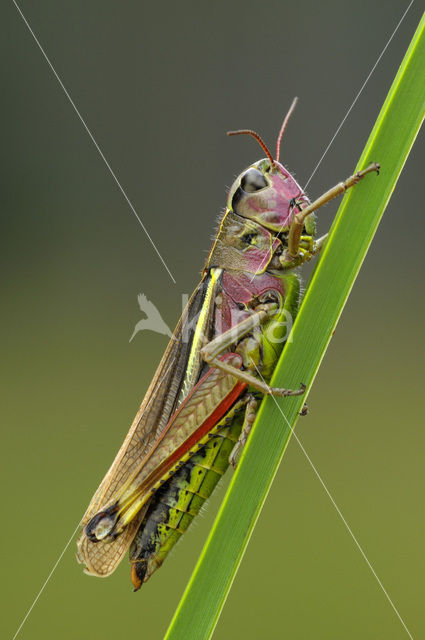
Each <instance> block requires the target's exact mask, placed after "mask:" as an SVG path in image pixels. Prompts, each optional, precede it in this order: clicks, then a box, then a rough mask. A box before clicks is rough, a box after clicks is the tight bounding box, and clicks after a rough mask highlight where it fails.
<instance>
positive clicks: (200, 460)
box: [130, 412, 242, 583]
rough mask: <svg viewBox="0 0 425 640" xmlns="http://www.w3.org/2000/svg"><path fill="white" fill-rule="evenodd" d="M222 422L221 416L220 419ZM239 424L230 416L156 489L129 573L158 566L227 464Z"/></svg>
mask: <svg viewBox="0 0 425 640" xmlns="http://www.w3.org/2000/svg"><path fill="white" fill-rule="evenodd" d="M230 413H232V412H230ZM226 422H228V419H227V420H226V417H225V418H224V419H223V421H222V423H224V424H225V423H226ZM241 428H242V416H241V415H237V416H232V420H231V424H230V425H229V426H223V427H222V428H221V429H219V430H218V433H215V434H210V437H209V439H208V442H206V444H204V445H202V447H201V448H200V449H199V450H198V451H197V452H196V453H195V454H193V455H192V456H191V457H190V459H189V460H188V461H187V462H185V463H184V465H183V466H182V467H181V469H179V471H177V472H176V473H175V474H174V475H173V476H172V477H171V478H170V479H169V480H167V481H166V482H165V483H164V484H163V486H162V487H161V488H160V489H158V490H157V492H156V494H155V496H154V497H153V499H152V502H151V504H150V507H149V509H148V511H147V512H146V515H145V518H144V520H143V523H142V524H141V526H140V529H139V531H138V533H137V535H136V537H135V539H134V541H133V543H132V545H131V548H130V562H131V563H132V573H133V574H136V576H137V578H138V581H140V583H142V582H143V581H146V580H147V579H148V578H149V577H150V576H151V575H152V573H153V572H154V571H155V570H156V569H158V568H159V567H160V566H161V564H162V563H163V561H164V559H165V557H166V556H167V554H168V553H169V551H170V550H171V549H172V547H173V546H174V545H175V544H176V542H177V541H178V540H179V539H180V537H181V535H182V534H183V533H184V532H185V531H186V529H187V528H188V527H189V525H190V524H191V522H192V520H193V518H194V517H195V516H197V515H198V513H199V511H200V509H201V507H202V505H203V504H204V502H205V500H206V499H207V498H209V496H210V495H211V493H212V492H213V490H214V488H215V487H216V485H217V483H218V481H219V480H220V478H221V477H222V475H223V474H224V473H225V471H226V469H227V467H228V466H229V455H230V453H231V451H232V449H233V447H234V445H235V442H236V441H237V440H238V437H239V434H240V432H241ZM136 576H135V577H136ZM133 582H134V580H133Z"/></svg>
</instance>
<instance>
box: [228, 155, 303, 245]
mask: <svg viewBox="0 0 425 640" xmlns="http://www.w3.org/2000/svg"><path fill="white" fill-rule="evenodd" d="M308 203H309V200H308V198H307V196H306V195H305V193H304V191H303V190H302V189H301V187H300V186H299V184H298V183H297V182H296V180H295V179H294V178H293V177H292V176H291V174H290V173H289V171H287V169H285V167H283V166H282V165H281V164H280V162H278V161H277V160H273V162H271V161H270V159H269V158H264V159H263V160H259V161H258V162H255V163H254V164H252V165H251V166H250V167H248V169H246V170H245V171H243V172H242V173H241V174H240V175H239V176H238V178H237V179H236V180H235V182H234V183H233V185H232V187H231V189H230V191H229V197H228V201H227V208H228V210H229V211H232V212H234V213H236V214H237V215H239V216H241V217H242V218H248V219H249V220H253V221H254V222H258V223H259V224H261V225H262V226H263V227H265V228H266V229H268V230H269V231H271V232H274V233H285V232H286V231H288V229H289V226H290V224H291V220H292V217H293V215H295V213H297V212H298V211H299V210H300V209H302V208H304V207H305V206H306V205H307V204H308ZM305 227H306V231H307V233H308V234H309V235H314V231H315V229H314V227H315V225H314V214H311V215H310V216H308V217H307V219H306V221H305Z"/></svg>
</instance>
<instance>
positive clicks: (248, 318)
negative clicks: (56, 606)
mask: <svg viewBox="0 0 425 640" xmlns="http://www.w3.org/2000/svg"><path fill="white" fill-rule="evenodd" d="M295 103H296V100H294V102H293V103H292V106H291V108H290V110H289V112H288V114H287V116H286V117H285V119H284V122H283V125H282V127H281V129H280V132H279V135H278V139H277V146H276V154H275V158H273V156H272V154H271V153H270V151H269V149H268V147H267V146H266V144H265V143H264V141H263V140H262V138H261V137H260V136H259V135H258V134H257V133H255V132H254V131H252V130H239V131H230V132H228V135H236V134H249V135H251V136H253V137H254V138H255V139H256V140H257V141H258V143H259V144H260V145H261V147H262V148H263V150H264V152H265V154H266V158H264V159H262V160H259V161H258V162H255V163H254V164H252V165H251V166H250V167H248V168H247V169H246V170H245V171H243V172H242V173H241V174H240V175H239V176H238V178H237V179H236V180H235V182H234V183H233V185H232V187H231V188H230V191H229V195H228V201H227V208H226V210H225V213H224V215H223V217H222V219H221V222H220V225H219V228H218V232H217V235H216V237H215V240H214V243H213V246H212V248H211V251H210V253H209V255H208V259H207V261H206V264H205V268H204V270H203V272H202V279H201V282H200V283H199V285H198V286H197V288H196V289H195V291H194V293H193V294H192V296H191V298H190V300H189V302H188V304H187V306H186V309H185V310H184V312H183V315H182V317H181V319H180V321H179V323H178V325H177V327H176V329H175V331H174V333H173V335H172V338H171V339H170V342H169V344H168V346H167V349H166V351H165V353H164V356H163V358H162V360H161V362H160V364H159V366H158V369H157V371H156V373H155V376H154V378H153V380H152V383H151V385H150V386H149V389H148V391H147V393H146V396H145V398H144V400H143V402H142V404H141V407H140V409H139V411H138V413H137V415H136V417H135V419H134V422H133V424H132V426H131V428H130V431H129V432H128V434H127V436H126V438H125V440H124V442H123V444H122V446H121V448H120V450H119V451H118V454H117V456H116V458H115V460H114V462H113V463H112V465H111V467H110V469H109V471H108V472H107V474H106V476H105V478H104V479H103V481H102V482H101V484H100V486H99V488H98V490H97V491H96V493H95V495H94V496H93V498H92V500H91V502H90V504H89V507H88V509H87V511H86V513H85V515H84V517H83V520H82V533H81V536H80V538H79V541H78V554H77V557H78V560H79V561H80V562H81V563H83V564H84V565H85V571H86V572H87V573H89V574H92V575H96V576H100V577H105V576H108V575H110V574H111V573H112V572H113V571H114V570H115V568H116V567H117V565H118V564H119V562H120V561H121V559H122V557H123V555H124V554H125V553H126V551H127V550H128V549H129V550H130V564H131V579H132V582H133V586H134V590H138V589H139V588H140V587H141V585H142V584H143V582H145V581H146V580H148V578H149V577H150V576H151V575H152V573H153V572H154V571H155V570H156V569H158V568H159V567H160V566H161V564H162V563H163V561H164V559H165V557H166V556H167V554H168V552H169V551H170V549H171V548H172V547H173V546H174V545H175V543H176V542H177V541H178V540H179V538H180V537H181V535H182V534H183V533H184V532H185V531H186V529H187V528H188V526H189V525H190V523H191V522H192V520H193V518H194V517H195V516H196V515H197V514H198V513H199V511H200V509H201V507H202V505H203V503H204V502H205V500H206V499H207V498H208V497H209V496H210V495H211V493H212V491H213V490H214V487H215V486H216V485H217V482H218V481H219V479H220V478H221V476H222V475H223V474H224V473H225V471H226V469H227V467H228V466H229V464H231V465H232V466H233V467H235V466H236V463H237V460H238V456H239V454H240V450H241V447H242V446H243V445H244V444H245V442H246V440H247V437H248V435H249V432H250V429H251V427H252V424H253V422H254V419H255V414H256V410H257V407H258V404H259V401H260V399H261V398H262V397H263V396H265V395H276V396H281V397H285V396H290V395H298V394H303V393H304V391H305V387H304V385H303V384H301V383H300V387H299V389H295V390H291V389H282V388H272V387H270V386H269V385H268V381H269V380H270V378H271V376H272V373H273V370H274V368H275V366H276V363H277V361H278V358H279V356H280V354H281V352H282V349H283V347H284V345H285V342H286V340H287V339H288V335H287V328H288V323H287V318H288V314H289V316H290V317H291V318H292V319H293V318H295V316H296V314H297V311H298V307H299V304H300V298H301V280H300V275H299V273H298V267H300V266H301V265H302V264H303V263H305V262H306V261H309V260H311V259H312V258H313V257H314V256H315V255H316V254H318V253H319V251H320V250H321V248H322V247H323V245H324V243H325V241H326V235H325V236H323V237H321V238H319V239H315V236H316V229H315V213H314V212H315V211H316V210H317V209H318V208H319V207H321V206H322V205H324V204H325V203H326V202H328V201H329V200H331V199H332V198H334V197H335V196H337V195H339V194H342V193H344V192H345V191H346V189H348V188H350V187H352V186H353V185H355V184H356V183H357V182H359V180H361V179H362V178H363V177H364V176H365V175H367V174H368V173H370V172H373V171H376V172H378V171H379V165H378V164H371V165H369V166H368V167H366V168H365V169H364V170H362V171H359V172H357V173H356V174H354V175H352V176H350V177H349V178H348V179H347V180H345V181H344V182H341V183H339V184H338V185H336V186H335V187H333V188H332V189H330V190H329V191H327V192H326V193H324V194H323V195H322V196H321V197H320V198H318V199H317V200H315V201H313V202H310V201H309V199H308V198H307V195H306V194H305V193H304V191H303V190H302V189H301V187H300V186H299V185H298V184H297V182H296V181H295V179H294V178H293V177H292V175H291V174H290V173H289V172H288V171H287V169H285V167H284V166H283V165H282V164H281V163H280V162H279V155H280V144H281V140H282V136H283V133H284V130H285V127H286V125H287V122H288V119H289V117H290V115H291V113H292V111H293V109H294V107H295Z"/></svg>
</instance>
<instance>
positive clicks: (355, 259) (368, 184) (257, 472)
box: [166, 17, 425, 640]
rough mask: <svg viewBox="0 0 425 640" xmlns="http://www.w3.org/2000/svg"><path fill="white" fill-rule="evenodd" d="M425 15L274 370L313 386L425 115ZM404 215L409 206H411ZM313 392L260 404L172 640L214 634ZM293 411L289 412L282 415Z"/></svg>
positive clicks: (283, 378) (281, 379)
mask: <svg viewBox="0 0 425 640" xmlns="http://www.w3.org/2000/svg"><path fill="white" fill-rule="evenodd" d="M424 31H425V17H423V18H422V20H421V22H420V24H419V27H418V29H417V31H416V33H415V35H414V37H413V39H412V42H411V44H410V47H409V49H408V51H407V53H406V55H405V58H404V60H403V62H402V64H401V67H400V69H399V71H398V73H397V76H396V78H395V80H394V82H393V85H392V87H391V89H390V91H389V93H388V96H387V98H386V100H385V103H384V105H383V107H382V109H381V112H380V114H379V117H378V120H377V122H376V124H375V126H374V128H373V131H372V133H371V135H370V138H369V140H368V142H367V144H366V147H365V149H364V152H363V154H362V156H361V158H360V160H359V163H358V169H359V168H364V167H365V166H366V165H367V164H369V162H372V161H376V162H380V163H381V167H382V169H381V175H380V177H376V176H375V175H370V176H367V177H366V178H365V179H364V180H363V181H362V182H361V183H360V184H359V185H357V186H356V187H355V188H354V189H352V190H350V191H349V192H348V193H347V194H346V196H345V197H344V199H343V201H342V203H341V206H340V208H339V210H338V213H337V216H336V219H335V222H334V224H333V225H332V229H331V233H330V236H329V240H328V243H327V245H326V247H325V250H324V251H323V255H322V256H321V258H320V262H319V264H318V267H317V269H316V271H315V273H314V275H313V277H312V279H311V282H310V285H309V287H308V290H307V293H306V296H305V298H304V302H303V304H302V308H301V310H300V313H299V315H298V317H297V319H296V322H295V323H294V327H293V333H292V336H293V341H292V342H290V343H288V344H287V345H286V347H285V350H284V353H283V354H282V357H281V359H280V361H279V364H278V367H277V368H276V371H275V375H274V377H273V380H272V384H273V385H274V386H283V387H289V388H296V387H298V385H299V384H300V382H305V383H306V384H307V387H308V388H309V387H310V386H311V384H312V382H313V379H314V377H315V375H316V372H317V370H318V367H319V365H320V362H321V360H322V358H323V355H324V353H325V350H326V347H327V345H328V343H329V340H330V338H331V335H332V332H333V330H334V328H335V326H336V323H337V321H338V318H339V316H340V314H341V312H342V309H343V307H344V304H345V302H346V300H347V297H348V295H349V293H350V290H351V287H352V286H353V283H354V280H355V278H356V276H357V273H358V271H359V269H360V267H361V264H362V262H363V260H364V257H365V255H366V252H367V250H368V248H369V245H370V243H371V241H372V238H373V236H374V233H375V231H376V228H377V226H378V223H379V221H380V219H381V217H382V214H383V212H384V210H385V207H386V205H387V203H388V200H389V198H390V197H391V194H392V191H393V190H394V187H395V185H396V183H397V179H398V177H399V175H400V172H401V170H402V168H403V165H404V163H405V161H406V159H407V156H408V154H409V151H410V149H411V147H412V145H413V142H414V140H415V137H416V135H417V133H418V130H419V128H420V126H421V123H422V120H423V118H424V115H425V33H424ZM402 213H403V216H404V223H405V224H408V221H407V219H406V217H407V216H408V214H409V212H406V211H405V212H402ZM303 402H304V398H302V397H298V398H287V399H283V400H282V399H279V400H278V403H279V406H278V405H277V403H276V402H275V401H274V400H273V399H272V398H268V399H267V400H266V401H264V402H263V403H262V405H261V408H260V411H259V415H258V416H257V420H256V424H255V426H254V429H253V431H252V432H251V435H250V438H249V442H248V443H247V445H246V447H245V450H244V453H243V455H242V459H241V461H240V463H239V466H238V469H237V471H236V473H235V474H234V476H233V478H232V482H231V484H230V487H229V489H228V491H227V494H226V496H225V499H224V501H223V504H222V506H221V509H220V512H219V514H218V516H217V518H216V521H215V523H214V526H213V529H212V531H211V533H210V535H209V537H208V540H207V542H206V545H205V547H204V550H203V552H202V554H201V556H200V558H199V561H198V564H197V566H196V568H195V570H194V573H193V574H192V577H191V579H190V582H189V584H188V586H187V588H186V591H185V593H184V595H183V598H182V600H181V602H180V604H179V607H178V608H177V611H176V613H175V615H174V618H173V620H172V622H171V624H170V627H169V629H168V632H167V634H166V640H177V639H178V640H182V639H184V640H190V639H196V640H204V639H206V638H210V637H211V634H212V632H213V630H214V627H215V625H216V623H217V620H218V617H219V615H220V612H221V609H222V607H223V605H224V602H225V599H226V596H227V593H228V591H229V589H230V587H231V584H232V581H233V578H234V576H235V573H236V571H237V568H238V565H239V563H240V561H241V558H242V555H243V553H244V551H245V548H246V546H247V544H248V541H249V538H250V535H251V532H252V530H253V527H254V525H255V522H256V519H257V517H258V515H259V513H260V510H261V507H262V505H263V503H264V501H265V499H266V496H267V492H268V490H269V488H270V485H271V483H272V480H273V477H274V475H275V473H276V470H277V468H278V465H279V462H280V460H281V458H282V456H283V453H284V451H285V448H286V446H287V444H288V441H289V437H290V435H291V429H292V428H293V426H294V425H295V422H296V420H297V417H298V413H299V411H300V408H301V406H302V403H303ZM279 407H280V409H281V410H282V411H283V412H284V415H285V416H286V419H287V422H286V421H285V419H284V418H283V417H282V414H281V412H280V411H279Z"/></svg>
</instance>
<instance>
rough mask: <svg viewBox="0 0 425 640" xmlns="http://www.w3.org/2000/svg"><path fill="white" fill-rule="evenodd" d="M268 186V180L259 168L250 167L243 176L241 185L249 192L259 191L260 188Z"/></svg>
mask: <svg viewBox="0 0 425 640" xmlns="http://www.w3.org/2000/svg"><path fill="white" fill-rule="evenodd" d="M267 186H268V182H267V180H266V179H265V177H264V176H263V174H262V173H261V171H259V170H258V169H254V168H251V169H248V171H247V172H246V173H244V175H243V176H242V179H241V187H242V189H243V190H244V191H246V192H247V193H252V192H253V191H259V190H260V189H264V187H267Z"/></svg>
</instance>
